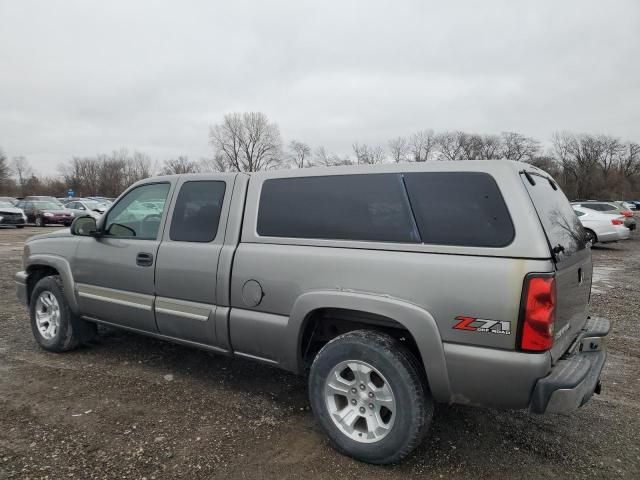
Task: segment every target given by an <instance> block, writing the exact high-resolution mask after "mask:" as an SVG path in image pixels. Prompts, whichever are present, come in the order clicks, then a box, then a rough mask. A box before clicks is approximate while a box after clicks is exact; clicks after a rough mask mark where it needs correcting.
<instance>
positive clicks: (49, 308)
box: [29, 275, 97, 352]
mask: <svg viewBox="0 0 640 480" xmlns="http://www.w3.org/2000/svg"><path fill="white" fill-rule="evenodd" d="M29 316H30V319H31V330H32V332H33V336H34V337H35V339H36V341H37V342H38V344H39V345H40V346H41V347H42V348H44V349H45V350H49V351H51V352H66V351H68V350H73V349H74V348H76V347H77V346H78V345H80V343H81V342H82V341H83V340H90V339H92V338H93V337H94V336H95V335H96V332H97V330H96V325H95V324H93V323H89V322H86V321H84V320H82V319H80V318H78V317H76V316H75V315H74V313H73V312H72V311H71V308H69V305H68V303H67V300H66V299H65V297H64V291H63V286H62V281H61V280H60V277H58V276H57V275H53V276H50V277H44V278H42V279H40V281H38V283H37V284H36V286H35V287H34V288H33V292H32V294H31V300H30V302H29Z"/></svg>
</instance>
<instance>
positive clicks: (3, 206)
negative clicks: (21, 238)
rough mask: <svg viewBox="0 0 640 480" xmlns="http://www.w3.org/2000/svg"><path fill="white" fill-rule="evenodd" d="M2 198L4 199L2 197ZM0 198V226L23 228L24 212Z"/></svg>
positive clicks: (24, 221)
mask: <svg viewBox="0 0 640 480" xmlns="http://www.w3.org/2000/svg"><path fill="white" fill-rule="evenodd" d="M2 198H4V197H2ZM2 198H0V226H5V225H13V226H15V227H17V228H22V227H24V224H25V223H26V221H27V219H26V217H25V216H24V212H23V211H22V210H21V209H19V208H17V207H16V206H15V205H14V204H13V203H12V202H9V201H6V200H2Z"/></svg>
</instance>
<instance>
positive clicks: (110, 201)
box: [87, 197, 113, 206]
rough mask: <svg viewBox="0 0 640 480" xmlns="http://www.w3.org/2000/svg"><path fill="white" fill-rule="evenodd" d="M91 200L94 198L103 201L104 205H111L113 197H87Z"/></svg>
mask: <svg viewBox="0 0 640 480" xmlns="http://www.w3.org/2000/svg"><path fill="white" fill-rule="evenodd" d="M87 198H88V199H89V200H94V201H96V202H99V203H102V204H103V205H106V206H109V205H111V204H112V203H113V198H107V197H87Z"/></svg>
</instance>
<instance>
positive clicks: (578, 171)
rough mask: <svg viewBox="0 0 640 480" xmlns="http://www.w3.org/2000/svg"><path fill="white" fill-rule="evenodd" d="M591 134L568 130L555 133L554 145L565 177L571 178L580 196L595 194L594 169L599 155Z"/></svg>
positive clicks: (576, 192)
mask: <svg viewBox="0 0 640 480" xmlns="http://www.w3.org/2000/svg"><path fill="white" fill-rule="evenodd" d="M592 143H593V142H592V138H591V137H590V136H589V135H574V134H571V133H567V132H562V133H557V132H556V133H554V134H553V147H554V151H555V153H556V155H557V156H558V158H559V160H560V162H561V164H562V168H563V171H564V175H565V178H571V180H572V182H571V183H572V184H573V185H574V186H575V194H576V196H578V197H580V198H587V197H591V196H593V193H594V180H595V176H594V171H595V169H596V168H597V167H598V161H599V157H598V155H597V154H595V153H596V149H594V146H593V144H592Z"/></svg>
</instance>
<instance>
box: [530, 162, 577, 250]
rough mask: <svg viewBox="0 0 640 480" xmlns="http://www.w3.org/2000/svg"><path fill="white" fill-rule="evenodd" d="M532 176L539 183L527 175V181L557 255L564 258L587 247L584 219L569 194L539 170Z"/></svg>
mask: <svg viewBox="0 0 640 480" xmlns="http://www.w3.org/2000/svg"><path fill="white" fill-rule="evenodd" d="M531 177H532V179H533V180H534V182H535V185H531V183H530V182H528V181H527V180H526V179H523V182H524V184H525V186H526V187H527V191H528V192H529V196H530V197H531V200H532V201H533V206H534V207H535V209H536V212H537V213H538V217H540V222H541V223H542V226H543V228H544V230H545V233H546V235H547V239H548V240H549V245H550V247H551V251H552V253H553V254H554V258H555V259H556V260H564V259H566V258H568V257H570V256H571V255H573V254H574V253H576V252H577V251H578V250H582V249H584V248H585V237H584V229H583V228H582V223H580V219H579V218H578V216H577V215H576V213H575V211H574V210H573V208H572V207H571V204H570V203H569V200H567V197H566V196H565V194H564V193H563V192H562V190H560V189H559V188H555V189H554V188H553V186H552V185H551V183H550V181H549V180H548V179H547V178H546V177H542V176H540V175H537V174H533V175H531ZM554 185H555V184H554ZM586 207H587V205H585V208H586Z"/></svg>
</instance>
